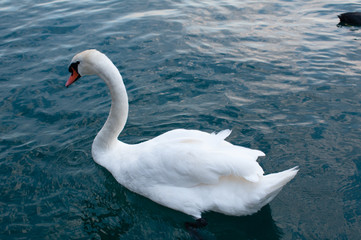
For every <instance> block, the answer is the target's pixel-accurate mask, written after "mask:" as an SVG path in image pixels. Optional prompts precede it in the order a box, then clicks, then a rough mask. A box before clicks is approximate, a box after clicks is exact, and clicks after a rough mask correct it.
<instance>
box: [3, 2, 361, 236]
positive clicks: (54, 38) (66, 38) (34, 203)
mask: <svg viewBox="0 0 361 240" xmlns="http://www.w3.org/2000/svg"><path fill="white" fill-rule="evenodd" d="M356 10H359V11H360V10H361V4H360V3H359V2H358V1H344V2H342V3H333V2H330V1H325V0H321V1H315V0H310V1H306V2H304V1H282V0H276V1H270V2H268V1H266V2H258V1H232V0H224V1H216V0H207V1H198V0H174V1H171V0H153V1H141V0H134V1H116V0H108V1H91V0H89V1H82V0H80V1H67V0H58V1H25V0H19V1H2V2H1V3H0V33H1V34H0V46H1V47H0V59H1V61H0V72H1V76H0V83H1V86H2V87H1V88H0V94H1V102H0V118H1V135H0V148H1V151H0V166H1V167H0V178H1V180H0V191H1V195H0V238H1V239H191V237H190V235H189V234H188V232H187V231H186V229H185V228H184V226H183V223H184V222H185V221H190V220H191V218H190V217H189V216H186V215H184V214H182V213H178V212H175V211H173V210H170V209H167V208H165V207H161V206H159V205H157V204H155V203H153V202H151V201H149V200H147V199H145V198H143V197H141V196H139V195H137V194H134V193H132V192H130V191H128V190H127V189H125V188H124V187H122V186H120V185H119V184H118V183H117V182H116V181H115V180H114V178H113V177H112V176H111V175H110V174H109V173H108V172H107V171H106V170H105V169H103V168H102V167H100V166H99V165H97V164H96V163H95V162H94V161H93V160H92V157H91V152H90V148H91V143H92V140H93V138H94V136H95V134H96V133H97V131H99V129H100V128H101V127H102V125H103V123H104V121H105V119H106V117H107V114H108V111H109V106H110V96H109V92H108V89H107V88H106V86H105V84H104V83H103V82H102V81H101V80H100V79H98V78H97V77H94V76H93V77H86V78H82V79H81V80H79V81H78V82H77V83H75V84H74V85H72V86H71V87H69V88H65V87H64V84H65V82H66V80H67V79H68V76H69V73H68V72H67V69H68V64H69V62H70V60H71V58H72V57H73V55H74V54H76V53H77V52H80V51H82V50H85V49H89V48H96V49H98V50H100V51H102V52H104V53H106V54H107V55H108V56H109V58H110V59H112V60H113V62H114V63H115V65H116V66H117V67H118V68H119V70H120V72H121V74H122V75H123V78H124V81H125V84H126V87H127V90H128V95H129V103H130V113H129V119H128V123H127V125H126V127H125V129H124V131H123V132H122V133H121V135H120V139H121V140H122V141H125V142H128V143H137V142H140V141H144V140H147V139H150V138H153V137H155V136H157V135H159V134H161V133H163V132H165V131H168V130H171V129H174V128H188V129H199V130H203V131H207V132H213V131H220V130H223V129H227V128H230V129H232V130H233V132H232V135H231V136H230V138H229V139H228V140H229V141H230V142H232V143H234V144H237V145H243V146H246V147H251V148H255V149H260V150H262V151H263V152H265V153H266V155H267V156H266V157H265V158H261V159H260V164H261V166H262V167H263V168H264V170H265V172H266V173H271V172H278V171H281V170H284V169H288V168H290V167H293V166H296V165H298V166H299V167H300V172H299V173H298V175H297V176H296V178H295V179H294V180H293V181H292V182H290V183H289V184H288V185H287V186H286V187H285V188H284V189H283V190H282V192H281V193H280V194H279V195H278V197H277V198H275V199H274V200H273V201H272V202H271V203H270V204H269V205H267V206H266V207H264V208H263V209H262V210H261V211H260V212H258V213H257V214H254V215H252V216H246V217H229V216H224V215H221V214H216V213H206V214H204V217H205V218H206V219H207V220H208V222H209V225H208V226H207V227H206V228H205V229H203V230H201V235H202V236H203V237H204V238H205V239H358V238H359V237H360V235H361V230H360V229H361V208H360V206H361V188H360V186H361V179H360V170H361V131H360V127H361V124H360V123H361V94H360V90H361V84H360V79H361V60H360V59H361V57H360V56H361V29H360V28H357V27H338V26H337V24H338V19H337V15H338V14H340V13H342V12H347V11H356Z"/></svg>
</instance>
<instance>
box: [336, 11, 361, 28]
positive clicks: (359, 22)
mask: <svg viewBox="0 0 361 240" xmlns="http://www.w3.org/2000/svg"><path fill="white" fill-rule="evenodd" d="M338 18H339V19H340V24H341V25H351V26H361V12H347V13H342V14H341V15H338Z"/></svg>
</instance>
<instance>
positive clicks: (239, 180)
mask: <svg viewBox="0 0 361 240" xmlns="http://www.w3.org/2000/svg"><path fill="white" fill-rule="evenodd" d="M72 61H73V62H75V63H76V62H79V65H78V71H79V74H80V75H81V76H83V75H88V74H97V75H98V76H100V77H101V78H102V79H103V80H104V81H105V82H106V83H107V85H108V87H109V89H110V92H111V96H112V107H111V110H110V113H109V117H108V119H107V121H106V123H105V124H104V126H103V128H102V129H101V130H100V132H99V133H98V134H97V136H96V138H95V139H94V142H93V146H92V155H93V158H94V160H95V161H96V162H97V163H98V164H100V165H102V166H104V167H105V168H106V169H108V170H109V171H110V172H111V173H112V175H113V176H114V177H115V179H116V180H117V181H118V182H119V183H120V184H122V185H123V186H125V187H127V188H128V189H130V190H132V191H134V192H136V193H138V194H141V195H143V196H145V197H148V198H150V199H151V200H153V201H155V202H157V203H159V204H162V205H164V206H167V207H169V208H172V209H175V210H178V211H181V212H184V213H186V214H189V215H192V216H194V217H195V218H200V217H201V213H202V212H204V211H216V212H220V213H224V214H228V215H247V214H252V213H255V212H256V211H258V210H259V209H260V208H261V207H263V206H264V205H266V204H267V203H269V202H270V201H271V200H272V199H273V198H274V197H275V196H276V195H277V193H278V192H279V191H280V190H281V189H282V187H283V186H284V185H285V184H287V183H288V182H289V181H290V180H291V179H292V178H293V177H294V176H295V175H296V173H297V171H298V170H297V168H292V169H289V170H286V171H283V172H280V173H273V174H269V175H263V174H264V172H263V169H262V168H261V167H260V165H259V164H258V163H257V161H256V160H257V158H258V157H260V156H264V153H263V152H261V151H258V150H253V149H249V148H245V147H241V146H236V145H233V144H231V143H229V142H227V141H226V140H225V139H226V138H227V137H228V136H229V135H230V134H231V130H228V129H227V130H223V131H221V132H219V133H217V134H216V133H212V134H209V133H206V132H201V131H198V130H185V129H176V130H172V131H169V132H166V133H164V134H162V135H160V136H158V137H155V138H153V139H151V140H149V141H146V142H142V143H139V144H134V145H129V144H125V143H123V142H120V141H119V140H118V139H117V136H118V135H119V133H120V132H121V131H122V129H123V127H124V125H125V122H126V119H127V115H128V98H127V94H126V90H125V87H124V84H123V81H122V78H121V75H120V74H119V71H118V70H117V68H116V67H115V66H114V64H113V63H112V62H111V61H110V60H109V59H108V58H107V57H106V56H105V55H104V54H102V53H100V52H98V51H96V50H87V51H84V52H82V53H79V54H77V55H76V56H75V57H74V58H73V60H72Z"/></svg>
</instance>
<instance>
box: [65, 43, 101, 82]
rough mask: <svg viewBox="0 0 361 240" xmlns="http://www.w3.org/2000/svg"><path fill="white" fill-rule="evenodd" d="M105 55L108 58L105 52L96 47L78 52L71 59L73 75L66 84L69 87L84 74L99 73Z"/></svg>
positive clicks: (70, 67) (70, 70)
mask: <svg viewBox="0 0 361 240" xmlns="http://www.w3.org/2000/svg"><path fill="white" fill-rule="evenodd" d="M104 57H105V59H108V58H107V57H106V56H105V55H104V54H103V53H101V52H99V51H97V50H95V49H90V50H85V51H83V52H80V53H78V54H76V55H75V56H74V57H73V59H72V60H71V63H70V66H69V72H70V73H71V76H70V77H69V79H68V81H67V82H66V84H65V86H66V87H68V86H69V85H70V84H72V83H74V82H75V81H76V80H78V79H79V78H80V77H82V76H85V75H94V74H98V73H99V67H101V66H100V65H101V64H102V62H103V61H102V60H103V59H104Z"/></svg>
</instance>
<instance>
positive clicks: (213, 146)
mask: <svg viewBox="0 0 361 240" xmlns="http://www.w3.org/2000/svg"><path fill="white" fill-rule="evenodd" d="M230 133H231V131H230V130H225V131H222V132H220V133H218V134H208V133H204V132H200V131H194V130H175V131H171V132H168V133H166V134H163V135H161V136H159V137H157V138H154V139H153V140H151V141H148V142H146V143H145V144H144V145H143V150H142V154H140V155H139V161H137V162H138V163H139V164H142V166H141V168H143V169H144V172H143V177H145V178H149V179H150V181H154V184H167V185H174V186H183V187H191V186H196V185H199V184H215V183H217V182H218V181H219V179H220V178H221V177H222V176H230V175H233V176H239V177H242V178H244V179H245V180H247V181H251V182H257V181H258V180H259V177H260V176H262V175H263V170H262V168H261V167H260V166H259V164H258V163H257V161H256V160H257V158H258V157H259V156H264V153H262V152H261V151H258V150H252V149H249V148H244V147H240V146H235V145H232V144H231V143H229V142H227V141H224V138H225V137H227V136H228V135H229V134H230ZM138 167H140V166H138Z"/></svg>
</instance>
